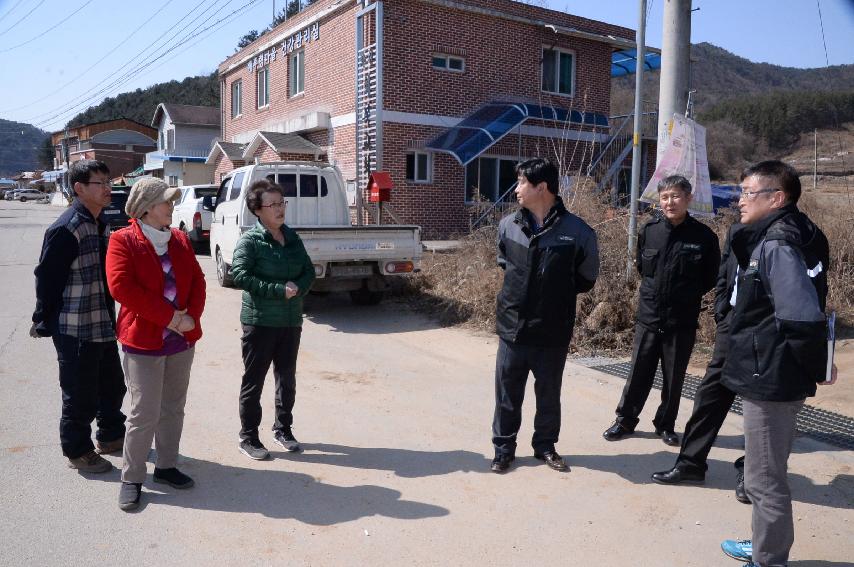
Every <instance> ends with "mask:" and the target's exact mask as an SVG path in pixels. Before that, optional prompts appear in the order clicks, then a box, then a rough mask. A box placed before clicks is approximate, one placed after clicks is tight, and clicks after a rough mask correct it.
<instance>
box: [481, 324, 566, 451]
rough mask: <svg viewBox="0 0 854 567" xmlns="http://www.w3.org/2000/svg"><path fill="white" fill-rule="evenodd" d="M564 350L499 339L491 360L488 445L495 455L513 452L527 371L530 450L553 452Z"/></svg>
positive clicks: (564, 357) (558, 414)
mask: <svg viewBox="0 0 854 567" xmlns="http://www.w3.org/2000/svg"><path fill="white" fill-rule="evenodd" d="M566 354H567V350H566V347H565V346H560V347H538V346H528V345H517V344H513V343H510V342H507V341H505V340H504V339H499V342H498V354H497V356H496V360H495V416H494V417H493V420H492V444H493V445H495V454H496V455H515V454H516V434H517V433H518V432H519V427H520V426H521V424H522V402H523V400H524V398H525V383H526V382H527V381H528V372H532V373H533V374H534V395H535V396H536V398H537V412H536V414H535V415H534V435H533V438H532V440H531V445H532V446H533V447H534V453H536V454H542V453H545V452H548V451H554V448H555V443H557V440H558V435H559V434H560V387H561V382H562V380H563V369H564V366H566Z"/></svg>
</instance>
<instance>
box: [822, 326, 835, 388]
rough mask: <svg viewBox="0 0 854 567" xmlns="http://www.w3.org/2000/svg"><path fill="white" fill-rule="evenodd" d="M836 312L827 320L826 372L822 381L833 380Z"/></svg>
mask: <svg viewBox="0 0 854 567" xmlns="http://www.w3.org/2000/svg"><path fill="white" fill-rule="evenodd" d="M835 327H836V311H833V312H831V314H830V317H828V318H827V371H826V372H825V374H824V381H825V382H830V381H831V380H832V379H833V375H832V374H833V352H834V350H835V348H836V329H835Z"/></svg>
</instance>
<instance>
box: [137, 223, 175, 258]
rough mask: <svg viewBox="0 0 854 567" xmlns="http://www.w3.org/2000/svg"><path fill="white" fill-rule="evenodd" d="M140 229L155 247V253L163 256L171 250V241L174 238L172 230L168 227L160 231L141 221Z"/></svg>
mask: <svg viewBox="0 0 854 567" xmlns="http://www.w3.org/2000/svg"><path fill="white" fill-rule="evenodd" d="M139 227H140V228H141V229H142V233H143V234H144V235H145V237H146V238H148V240H149V241H150V242H151V244H153V245H154V251H155V252H157V255H158V256H163V255H164V254H166V251H167V250H168V249H169V239H170V238H172V230H171V229H170V228H169V227H168V226H167V227H166V228H164V229H163V230H158V229H156V228H154V227H153V226H151V225H147V224H145V223H144V222H142V221H139Z"/></svg>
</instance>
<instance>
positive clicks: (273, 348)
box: [240, 325, 302, 440]
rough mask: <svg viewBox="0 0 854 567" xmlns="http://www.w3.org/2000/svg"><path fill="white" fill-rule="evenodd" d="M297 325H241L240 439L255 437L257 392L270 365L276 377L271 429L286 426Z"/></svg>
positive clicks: (289, 414)
mask: <svg viewBox="0 0 854 567" xmlns="http://www.w3.org/2000/svg"><path fill="white" fill-rule="evenodd" d="M301 335H302V328H301V327H262V326H256V325H243V336H242V337H241V339H240V340H241V343H242V348H243V367H244V373H243V382H242V384H241V385H240V439H254V440H257V439H258V426H259V425H260V424H261V392H262V391H263V390H264V379H265V378H266V377H267V371H268V370H270V364H272V365H273V376H274V377H275V379H276V419H275V422H274V424H273V431H283V430H285V429H290V427H291V425H293V422H294V415H293V409H294V401H295V400H296V392H297V379H296V371H297V353H298V352H299V341H300V336H301Z"/></svg>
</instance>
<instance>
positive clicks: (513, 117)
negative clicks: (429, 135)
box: [427, 102, 608, 165]
mask: <svg viewBox="0 0 854 567" xmlns="http://www.w3.org/2000/svg"><path fill="white" fill-rule="evenodd" d="M529 118H533V119H536V120H553V121H555V122H558V123H560V124H562V125H565V124H566V123H567V122H568V123H570V124H583V125H587V126H599V127H603V128H604V127H607V126H608V117H607V116H605V115H603V114H598V113H595V112H586V113H585V112H579V111H577V110H566V109H564V108H555V107H551V106H541V105H538V104H529V103H508V102H490V103H487V104H485V105H483V106H481V107H480V108H478V109H477V110H475V111H474V112H473V113H472V114H470V115H469V116H467V117H466V118H464V119H463V120H462V121H461V122H460V123H459V124H457V125H456V126H453V127H451V128H448V129H447V130H446V131H444V132H442V133H441V134H440V135H438V136H436V137H435V138H433V139H432V140H430V141H429V142H428V143H427V149H429V150H433V151H435V152H445V153H449V154H451V155H452V156H454V157H455V158H456V159H457V161H459V162H460V164H462V165H467V164H468V163H469V162H471V161H472V160H474V159H475V158H477V157H478V156H479V155H481V154H482V153H483V152H485V151H486V150H487V149H489V148H490V147H492V146H493V145H495V144H496V143H497V142H498V141H499V140H500V139H501V138H503V137H504V136H506V135H507V134H509V133H510V132H511V131H512V130H513V129H514V128H516V127H517V126H519V125H520V124H522V123H523V122H525V120H527V119H529Z"/></svg>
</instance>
